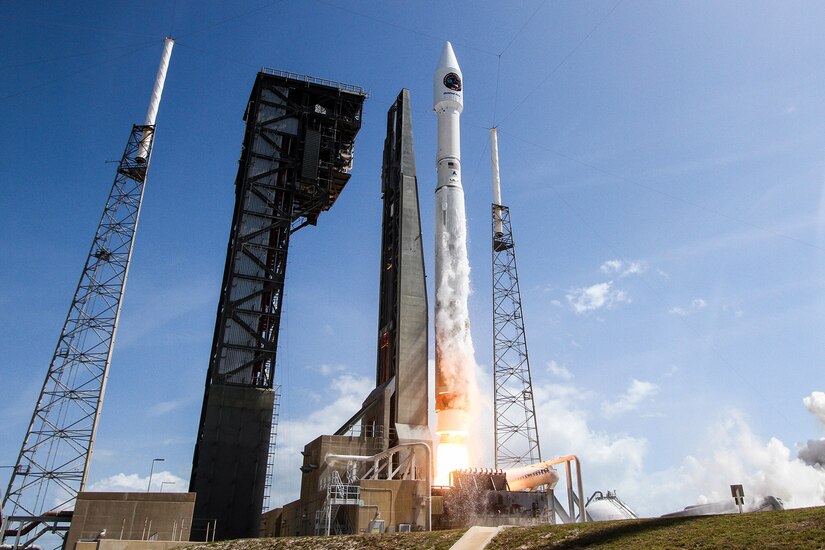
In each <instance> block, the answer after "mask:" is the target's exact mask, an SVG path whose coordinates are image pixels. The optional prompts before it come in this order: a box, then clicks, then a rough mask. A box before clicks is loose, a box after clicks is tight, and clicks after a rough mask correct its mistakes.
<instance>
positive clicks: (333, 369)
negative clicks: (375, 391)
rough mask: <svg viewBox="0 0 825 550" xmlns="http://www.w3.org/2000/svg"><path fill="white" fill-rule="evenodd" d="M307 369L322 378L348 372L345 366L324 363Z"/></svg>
mask: <svg viewBox="0 0 825 550" xmlns="http://www.w3.org/2000/svg"><path fill="white" fill-rule="evenodd" d="M307 369H309V370H313V371H316V372H320V373H321V374H323V375H324V376H329V375H331V374H337V373H341V372H347V370H349V368H348V367H347V366H346V365H328V364H326V363H324V364H322V365H320V366H318V367H307ZM364 397H366V396H364Z"/></svg>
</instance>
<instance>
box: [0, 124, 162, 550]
mask: <svg viewBox="0 0 825 550" xmlns="http://www.w3.org/2000/svg"><path fill="white" fill-rule="evenodd" d="M154 133H155V127H154V126H133V127H132V132H131V134H130V136H129V140H128V142H127V144H126V149H125V151H124V152H123V157H122V158H121V160H120V163H119V164H118V169H117V175H116V176H115V180H114V183H113V185H112V189H111V192H110V193H109V198H108V200H107V201H106V207H105V208H104V209H103V216H102V217H101V220H100V223H99V224H98V228H97V231H96V232H95V236H94V239H93V241H92V247H91V249H90V250H89V254H88V256H87V258H86V264H85V265H84V267H83V272H82V273H81V276H80V281H79V282H78V285H77V289H76V290H75V293H74V297H73V298H72V302H71V306H70V307H69V313H68V315H67V317H66V322H65V323H64V325H63V329H62V331H61V333H60V338H59V339H58V343H57V348H56V349H55V352H54V355H53V356H52V361H51V363H50V365H49V369H48V372H47V373H46V379H45V381H44V383H43V388H42V390H41V392H40V397H39V398H38V400H37V405H36V406H35V409H34V414H33V415H32V419H31V422H30V423H29V428H28V430H27V432H26V436H25V439H24V441H23V446H22V448H21V450H20V454H19V456H18V458H17V463H16V465H15V467H14V470H13V473H12V476H11V479H10V480H9V486H8V490H7V491H6V495H5V497H4V499H3V511H4V513H5V514H6V515H7V518H6V519H7V521H8V529H9V530H10V531H12V532H11V533H9V532H4V533H3V535H4V538H6V536H12V535H13V536H14V538H15V541H16V543H18V542H19V540H18V537H17V535H18V534H21V535H23V534H24V531H25V534H30V533H34V532H35V531H37V530H36V529H34V527H36V525H37V524H48V523H51V522H54V521H55V519H54V518H55V516H54V513H55V512H59V511H65V510H71V509H72V507H73V505H74V501H75V498H76V496H77V493H78V492H80V491H82V490H84V488H85V485H86V481H87V476H88V473H89V463H90V461H91V456H92V447H93V445H94V440H95V434H96V432H97V426H98V421H99V418H100V408H101V404H102V401H103V393H104V390H105V388H106V378H107V376H108V373H109V365H110V362H111V357H112V349H113V344H114V339H115V332H116V331H117V323H118V318H119V316H120V307H121V304H122V298H123V292H124V289H125V287H126V276H127V273H128V271H129V262H130V260H131V257H132V250H133V248H134V237H135V231H136V230H137V224H138V218H139V216H140V207H141V203H142V200H143V191H144V186H145V182H146V171H147V168H148V160H149V156H150V155H151V149H152V144H153V142H154ZM139 151H140V152H139ZM139 155H140V156H139ZM47 514H48V517H46V516H47ZM38 518H39V519H38ZM38 536H39V535H38ZM24 540H25V539H24Z"/></svg>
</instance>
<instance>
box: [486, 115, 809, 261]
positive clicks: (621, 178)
mask: <svg viewBox="0 0 825 550" xmlns="http://www.w3.org/2000/svg"><path fill="white" fill-rule="evenodd" d="M499 131H500V132H501V133H502V134H506V135H508V136H510V137H512V138H514V139H517V140H519V141H521V142H522V143H526V144H527V145H532V146H533V147H536V148H538V149H541V150H543V151H547V152H548V153H552V154H553V155H556V156H558V157H561V158H563V159H566V160H569V161H571V162H575V163H576V164H579V165H581V166H584V167H586V168H590V169H591V170H594V171H596V172H599V173H600V174H603V175H605V176H608V177H611V178H614V179H617V180H619V181H622V182H624V183H628V184H630V185H634V186H636V187H639V188H641V189H645V190H646V191H650V192H653V193H656V194H658V195H662V196H663V197H667V198H669V199H671V200H674V201H677V202H681V203H682V204H686V205H688V206H692V207H693V208H697V209H699V210H702V211H704V212H708V213H710V214H713V215H715V216H719V217H720V218H724V219H726V220H729V221H733V222H737V223H741V224H743V225H746V226H748V227H750V228H752V229H757V230H759V231H762V232H764V233H767V234H769V235H772V236H774V237H779V238H782V239H786V240H788V241H792V242H794V243H796V244H800V245H802V246H807V247H809V248H813V249H816V250H822V251H825V248H822V247H820V246H817V245H815V244H813V243H809V242H807V241H803V240H801V239H797V238H796V237H792V236H790V235H787V234H785V233H780V232H778V231H774V230H772V229H770V228H767V227H765V226H763V225H759V224H756V223H753V222H751V221H748V220H746V219H744V218H739V217H737V216H732V215H730V214H726V213H725V212H722V211H720V210H717V209H715V208H711V207H709V206H705V205H703V204H699V203H697V202H693V201H691V200H689V199H685V198H683V197H679V196H678V195H674V194H672V193H668V192H667V191H662V190H661V189H657V188H656V187H653V186H651V185H646V184H644V183H640V182H638V181H636V180H633V179H631V178H628V177H625V176H621V175H619V174H615V173H613V172H609V171H607V170H605V169H603V168H599V167H598V166H595V165H593V164H590V163H588V162H585V161H583V160H580V159H577V158H575V157H572V156H570V155H567V154H565V153H560V152H559V151H555V150H553V149H550V148H549V147H545V146H542V145H539V144H538V143H534V142H532V141H529V140H526V139H524V138H522V137H519V136H517V135H515V134H513V133H511V132H506V131H504V130H499Z"/></svg>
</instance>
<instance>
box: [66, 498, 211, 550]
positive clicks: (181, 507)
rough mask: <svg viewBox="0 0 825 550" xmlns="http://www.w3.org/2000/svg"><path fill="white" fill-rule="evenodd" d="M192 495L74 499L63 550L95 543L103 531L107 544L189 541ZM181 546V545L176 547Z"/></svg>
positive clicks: (193, 499)
mask: <svg viewBox="0 0 825 550" xmlns="http://www.w3.org/2000/svg"><path fill="white" fill-rule="evenodd" d="M194 508H195V493H90V492H82V493H80V494H79V495H78V496H77V503H76V504H75V509H74V515H73V516H72V524H71V527H70V528H69V533H68V536H67V537H66V548H69V549H71V548H74V547H75V543H76V542H78V541H79V540H82V539H95V538H97V536H98V533H100V532H101V531H102V530H103V529H105V530H106V535H105V536H104V537H102V539H103V540H104V541H106V542H110V541H111V542H115V541H120V540H121V539H122V540H123V541H141V539H147V538H152V537H155V538H156V540H159V541H178V540H182V541H188V540H189V534H190V533H189V531H190V527H191V526H192V513H193V510H194ZM177 544H180V543H177Z"/></svg>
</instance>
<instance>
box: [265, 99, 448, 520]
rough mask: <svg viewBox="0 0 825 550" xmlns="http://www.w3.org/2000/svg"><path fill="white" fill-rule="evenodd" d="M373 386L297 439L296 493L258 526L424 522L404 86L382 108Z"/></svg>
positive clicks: (424, 449)
mask: <svg viewBox="0 0 825 550" xmlns="http://www.w3.org/2000/svg"><path fill="white" fill-rule="evenodd" d="M382 193H383V200H384V215H383V223H382V240H381V265H380V274H381V275H380V281H381V285H380V297H379V314H378V338H377V340H378V350H377V361H376V388H375V390H373V391H372V392H371V393H370V395H369V396H367V398H366V399H365V400H364V403H363V406H362V408H361V410H359V411H358V412H356V413H355V414H354V415H353V416H352V417H351V418H350V419H349V420H348V421H347V422H346V423H345V424H344V425H343V426H342V427H341V428H340V429H339V430H338V431H337V432H336V433H335V434H334V435H322V436H320V437H318V438H316V439H315V440H314V441H312V442H311V443H309V444H307V445H306V447H304V451H303V455H304V463H303V466H302V467H301V472H302V474H303V477H302V479H301V497H300V499H299V500H297V501H295V502H292V503H290V504H287V505H285V506H284V507H283V508H281V509H278V510H274V511H272V512H269V513H267V514H266V515H265V519H264V522H263V529H262V534H266V535H270V536H278V535H280V536H287V535H289V536H294V535H323V534H341V533H359V532H383V531H384V530H390V531H399V530H400V531H403V530H420V529H429V528H430V510H429V508H430V487H431V484H432V452H431V449H430V444H431V441H432V436H431V434H430V430H429V425H428V419H427V411H428V409H429V403H428V393H427V392H428V387H429V380H428V372H427V323H428V312H427V289H426V282H425V278H424V255H423V250H422V244H421V220H420V213H419V206H418V183H417V179H416V173H415V156H414V153H413V142H412V118H411V113H410V101H409V91H408V90H402V91H401V93H400V94H399V95H398V98H397V100H396V102H395V103H394V104H393V106H392V107H391V108H390V110H389V112H388V113H387V138H386V140H385V142H384V163H383V170H382Z"/></svg>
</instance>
